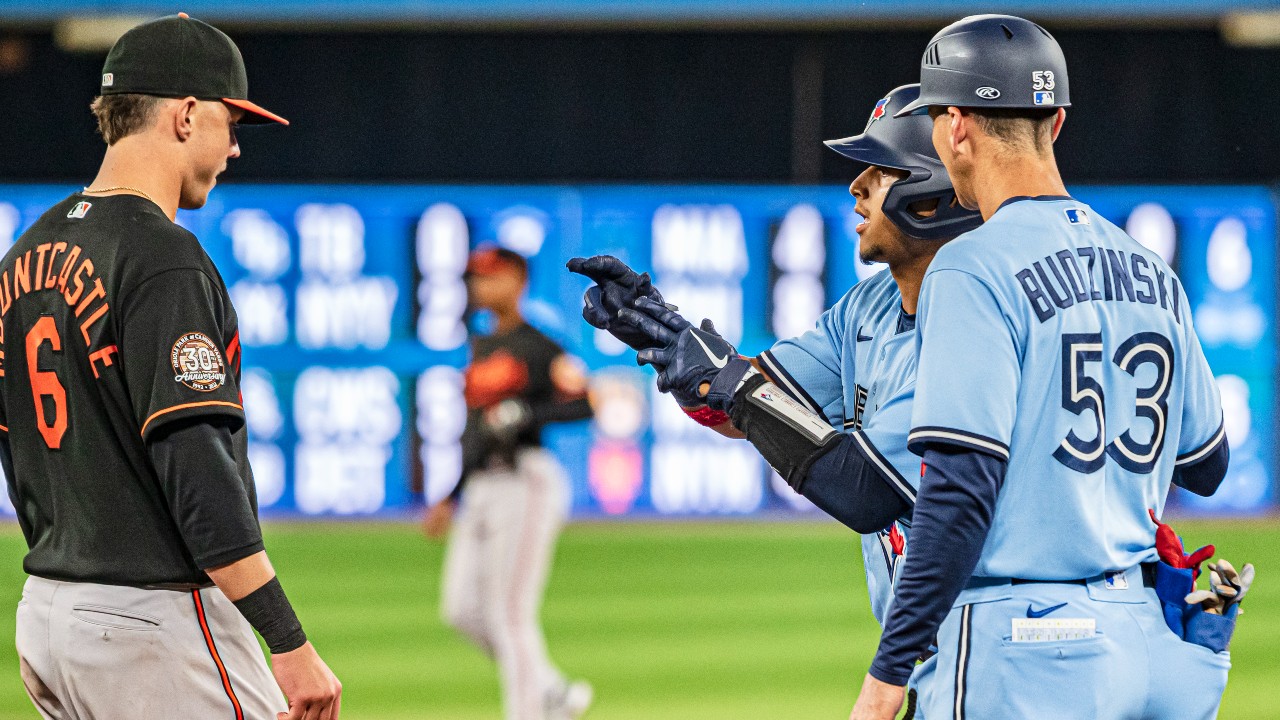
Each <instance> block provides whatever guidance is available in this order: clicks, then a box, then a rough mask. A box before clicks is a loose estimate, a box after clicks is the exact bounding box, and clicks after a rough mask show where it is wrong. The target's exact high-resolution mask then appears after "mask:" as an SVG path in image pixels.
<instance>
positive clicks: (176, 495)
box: [0, 194, 263, 586]
mask: <svg viewBox="0 0 1280 720" xmlns="http://www.w3.org/2000/svg"><path fill="white" fill-rule="evenodd" d="M0 323H2V334H0V343H2V346H3V347H2V350H3V357H2V358H0V360H2V362H3V365H2V366H0V426H3V428H4V432H0V459H2V460H3V463H4V470H5V475H6V476H7V478H8V481H9V482H8V485H9V495H10V498H11V499H12V500H13V505H14V508H15V509H16V510H17V514H18V521H19V524H20V525H21V526H22V531H23V534H24V535H25V536H26V540H27V545H28V547H29V548H30V552H28V554H27V556H26V558H25V560H24V562H23V568H24V569H25V570H26V571H27V573H29V574H31V575H36V576H40V577H44V578H49V579H53V580H63V581H71V582H90V583H100V584H107V585H135V586H155V585H160V586H169V585H207V584H208V583H209V578H208V576H207V575H206V574H205V573H204V571H203V570H201V568H208V567H216V566H219V565H223V564H227V563H230V562H234V561H236V560H239V559H241V558H244V557H247V556H249V555H252V554H254V553H256V552H258V551H260V550H262V549H263V546H262V537H261V531H260V529H259V526H258V519H257V499H256V496H255V493H254V484H253V475H252V473H251V471H250V469H249V463H248V452H247V443H248V440H247V437H246V429H245V423H244V410H243V409H242V407H241V398H240V392H239V381H240V343H239V337H238V335H237V330H236V328H237V321H236V314H235V310H234V309H233V308H232V305H231V299H230V297H229V296H228V294H227V289H226V286H225V284H224V283H223V280H222V277H221V276H220V275H219V274H218V271H217V269H216V268H214V266H213V263H212V261H210V259H209V256H208V255H207V254H206V253H205V251H204V249H203V248H201V247H200V244H199V242H198V241H197V240H196V238H195V236H194V235H192V234H191V233H190V232H188V231H187V230H185V229H183V228H182V227H180V226H178V225H176V224H174V223H173V222H172V221H170V220H169V218H168V217H167V216H166V215H165V214H164V213H163V211H161V210H160V208H159V207H157V206H156V205H155V204H154V203H152V202H151V201H149V200H146V199H144V198H141V197H137V196H134V195H116V196H110V197H90V196H86V195H80V194H76V195H72V196H71V197H69V198H67V199H66V200H64V201H62V202H61V203H59V204H58V205H55V206H54V207H53V208H52V209H50V210H49V211H48V212H46V213H45V214H44V215H43V216H42V217H41V218H40V219H39V220H38V221H37V222H36V223H35V224H34V225H33V226H32V227H31V228H30V229H29V230H27V232H25V233H24V234H23V235H22V237H21V238H19V240H18V241H17V243H16V244H15V245H14V246H13V248H12V249H11V250H10V251H9V252H8V253H7V254H6V255H5V256H4V259H3V260H2V261H0Z"/></svg>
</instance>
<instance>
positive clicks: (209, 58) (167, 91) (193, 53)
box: [101, 13, 289, 125]
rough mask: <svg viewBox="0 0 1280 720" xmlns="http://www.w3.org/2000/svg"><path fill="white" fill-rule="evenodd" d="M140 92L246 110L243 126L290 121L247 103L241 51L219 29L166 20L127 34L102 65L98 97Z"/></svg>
mask: <svg viewBox="0 0 1280 720" xmlns="http://www.w3.org/2000/svg"><path fill="white" fill-rule="evenodd" d="M123 93H139V94H142V95H158V96H160V97H188V96H190V97H195V98H199V99H200V100H221V101H222V102H225V103H227V104H228V105H234V106H235V107H238V108H241V109H242V110H244V111H245V114H244V117H243V118H242V119H241V120H240V123H241V124H246V125H248V124H260V123H270V122H277V123H280V124H282V125H288V124H289V121H288V120H285V119H284V118H282V117H280V116H279V115H276V114H275V113H273V112H271V111H270V110H266V109H264V108H262V107H260V106H259V105H257V104H256V103H253V102H251V101H250V100H249V78H248V76H247V75H246V74H245V70H244V58H243V57H241V56H240V49H239V48H237V47H236V44H235V43H234V42H232V40H231V38H229V37H227V34H226V33H224V32H222V31H221V30H219V29H218V28H216V27H214V26H212V25H210V24H208V23H206V22H201V21H200V20H196V19H195V18H192V17H188V16H187V14H186V13H178V14H177V15H169V16H166V17H162V18H157V19H155V20H150V21H148V22H145V23H142V24H141V25H139V26H137V27H135V28H133V29H132V30H129V31H128V32H126V33H125V34H124V35H122V36H120V39H119V40H117V41H116V44H115V45H114V46H113V47H112V48H111V52H110V53H108V54H107V61H106V63H104V64H103V66H102V87H101V94H102V95H119V94H123Z"/></svg>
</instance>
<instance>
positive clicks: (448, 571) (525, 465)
mask: <svg viewBox="0 0 1280 720" xmlns="http://www.w3.org/2000/svg"><path fill="white" fill-rule="evenodd" d="M527 278H528V267H527V264H526V263H525V260H524V258H523V257H521V256H520V255H518V254H516V253H514V252H511V251H509V250H503V249H497V248H484V249H480V250H477V251H476V252H475V253H474V254H472V256H471V261H470V263H468V265H467V288H468V292H469V294H470V301H471V304H472V306H473V307H475V308H483V309H487V310H489V311H491V312H493V314H494V317H495V319H496V324H497V327H496V328H495V331H494V332H493V334H491V335H487V336H481V337H477V338H475V339H473V341H472V344H471V364H470V365H469V366H468V367H467V370H466V390H465V393H466V401H467V408H468V415H467V425H466V428H465V430H464V431H463V435H462V453H463V469H462V479H461V481H460V482H459V483H458V486H457V488H456V489H455V490H454V493H453V495H452V496H451V497H449V498H447V499H446V500H444V501H443V502H441V503H439V504H437V505H435V506H434V507H432V508H431V509H430V510H429V511H428V512H427V516H426V520H425V525H426V531H427V533H428V534H429V535H431V536H433V537H438V536H440V535H442V534H443V533H444V532H445V530H446V529H447V528H448V526H449V524H450V520H451V518H452V517H453V514H454V507H455V505H457V504H458V500H459V498H460V497H461V499H462V502H461V503H460V505H461V509H460V510H459V512H458V522H457V527H455V528H454V529H453V532H452V533H451V534H450V538H449V548H448V551H447V553H446V557H445V567H444V579H443V588H442V592H441V614H442V615H443V617H444V620H445V622H446V623H448V624H449V625H450V626H452V627H454V628H456V629H457V630H458V631H460V632H462V633H463V634H464V635H466V636H467V638H468V639H470V640H471V641H472V642H473V643H475V644H476V645H477V646H478V647H480V648H481V649H482V650H484V651H485V652H486V653H487V654H488V655H489V656H490V657H492V658H493V659H494V660H495V661H496V662H497V664H498V670H499V676H500V680H501V684H502V701H503V708H504V711H505V715H506V717H507V719H508V720H573V719H574V718H577V717H579V716H581V715H582V714H583V713H584V712H586V710H587V707H588V706H589V705H590V704H591V699H592V690H591V686H590V685H589V684H587V683H586V682H584V681H581V680H578V681H575V682H569V681H568V680H566V679H565V677H564V675H562V674H561V673H560V671H559V669H557V668H556V666H555V664H554V663H552V662H551V658H550V657H549V656H548V654H547V648H546V640H545V638H544V637H543V633H542V627H541V623H540V622H539V619H538V613H539V610H540V608H541V606H542V592H543V589H544V588H545V587H546V582H547V575H548V573H549V572H550V569H551V558H552V554H553V552H554V550H555V542H556V537H557V536H558V535H559V533H560V528H561V526H562V525H563V524H564V521H565V518H566V517H567V516H568V511H569V501H570V493H569V484H568V481H567V479H566V477H565V473H564V470H563V468H561V467H560V464H559V463H557V462H556V460H555V458H554V457H553V456H552V455H551V453H549V452H548V451H547V450H545V449H543V448H542V445H541V430H542V427H543V426H545V425H547V424H548V423H555V422H566V421H571V420H582V419H585V418H588V417H591V404H590V402H589V401H588V399H587V377H586V373H585V372H584V371H583V370H582V368H581V366H580V364H579V363H578V361H576V360H575V359H574V358H572V357H570V356H569V355H567V354H565V352H564V350H563V349H562V348H561V347H560V346H559V345H557V344H556V343H555V341H553V340H551V338H548V337H547V336H546V335H543V334H542V333H540V332H538V331H537V330H535V329H534V328H533V327H531V326H530V325H529V324H528V323H527V322H525V320H524V317H523V316H521V314H520V298H521V296H522V295H523V294H524V290H525V285H526V281H527ZM464 484H465V487H466V491H465V493H463V490H462V488H463V487H464Z"/></svg>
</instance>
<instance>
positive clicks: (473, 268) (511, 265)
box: [466, 245, 529, 277]
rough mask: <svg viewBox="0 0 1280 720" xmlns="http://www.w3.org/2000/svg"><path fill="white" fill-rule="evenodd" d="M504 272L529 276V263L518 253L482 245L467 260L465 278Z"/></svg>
mask: <svg viewBox="0 0 1280 720" xmlns="http://www.w3.org/2000/svg"><path fill="white" fill-rule="evenodd" d="M504 270H514V271H516V273H518V274H520V275H528V274H529V261H528V260H525V258H524V256H523V255H521V254H520V253H517V252H513V251H511V250H508V249H506V248H500V247H495V246H493V245H482V246H480V247H478V248H476V250H475V252H473V253H471V257H470V258H468V259H467V271H466V275H467V277H471V276H474V275H496V274H498V273H500V272H502V271H504Z"/></svg>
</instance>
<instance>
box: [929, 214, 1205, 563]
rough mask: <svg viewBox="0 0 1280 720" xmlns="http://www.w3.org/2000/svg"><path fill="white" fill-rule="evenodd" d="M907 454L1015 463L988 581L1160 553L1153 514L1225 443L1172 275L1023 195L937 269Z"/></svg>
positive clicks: (932, 269)
mask: <svg viewBox="0 0 1280 720" xmlns="http://www.w3.org/2000/svg"><path fill="white" fill-rule="evenodd" d="M918 312H919V317H918V322H919V338H920V342H921V347H920V359H919V363H920V365H919V372H918V375H917V389H916V402H915V408H914V413H913V417H912V431H911V437H910V447H911V449H912V450H913V451H915V452H923V450H924V448H925V447H926V446H927V445H928V444H930V443H941V444H950V445H955V446H961V447H968V448H972V449H978V450H982V451H984V452H987V453H990V454H992V455H995V456H997V457H1001V458H1007V460H1008V470H1007V473H1006V475H1005V479H1004V485H1003V487H1002V488H1001V491H1000V495H999V498H998V500H997V503H996V509H995V518H994V521H993V523H992V526H991V530H990V533H989V534H988V536H987V540H986V544H985V545H984V547H983V550H982V556H981V559H980V560H979V562H978V566H977V568H976V570H975V571H974V575H976V576H990V577H1016V578H1028V579H1038V580H1066V579H1075V578H1087V577H1090V576H1094V575H1098V574H1101V573H1104V572H1107V571H1113V570H1122V569H1127V568H1130V567H1132V566H1134V565H1136V564H1137V563H1140V562H1146V561H1150V560H1154V559H1156V551H1155V525H1154V524H1153V523H1152V522H1151V520H1150V518H1148V516H1147V510H1148V508H1152V509H1154V510H1155V511H1156V513H1157V514H1159V513H1161V512H1162V511H1163V507H1164V502H1165V498H1166V495H1167V494H1168V491H1169V483H1170V480H1171V478H1172V475H1173V470H1174V467H1175V465H1177V464H1183V463H1191V462H1194V461H1196V460H1198V459H1200V458H1202V457H1204V456H1206V455H1207V454H1208V453H1210V452H1212V451H1213V449H1214V448H1216V447H1217V446H1218V444H1219V443H1220V442H1222V438H1223V427H1222V411H1221V405H1220V403H1219V398H1218V389H1217V385H1216V383H1215V382H1214V378H1213V375H1212V373H1211V371H1210V370H1209V365H1208V363H1207V362H1206V360H1205V357H1204V353H1203V351H1202V350H1201V348H1200V342H1199V340H1198V339H1197V338H1196V334H1195V331H1194V330H1193V329H1192V328H1191V313H1190V312H1189V308H1188V303H1187V298H1186V294H1185V293H1184V292H1183V289H1182V284H1181V283H1180V282H1179V280H1178V277H1177V275H1175V274H1174V272H1173V271H1172V270H1170V269H1169V266H1168V265H1166V264H1165V263H1164V261H1162V260H1161V259H1160V258H1159V257H1158V256H1156V255H1155V254H1154V253H1152V252H1151V251H1149V250H1147V249H1146V248H1144V247H1142V246H1141V245H1139V244H1138V243H1137V242H1135V241H1134V240H1132V239H1131V238H1130V237H1129V236H1128V235H1126V234H1125V233H1124V232H1123V231H1122V230H1120V229H1119V228H1118V227H1116V226H1115V225H1113V224H1112V223H1110V222H1108V221H1107V220H1105V219H1103V218H1102V217H1101V216H1099V215H1097V214H1096V213H1094V212H1093V211H1092V210H1091V209H1090V208H1089V207H1088V206H1087V205H1085V204H1083V203H1080V202H1077V201H1075V200H1073V199H1070V198H1065V197H1046V198H1014V199H1012V200H1010V201H1008V202H1006V203H1005V204H1004V205H1002V206H1001V207H1000V209H999V210H997V212H996V213H995V214H994V215H993V216H992V217H991V218H990V219H988V220H987V222H986V223H985V224H984V225H983V226H982V227H980V228H978V229H977V230H974V231H972V232H969V233H966V234H965V235H962V236H961V237H960V238H958V239H956V240H954V241H952V242H950V243H948V244H947V245H945V246H943V248H942V249H941V250H940V251H939V252H938V254H937V256H936V257H935V258H934V260H933V263H932V264H931V265H930V266H929V271H928V273H927V274H926V275H925V279H924V284H923V285H922V288H921V295H920V303H919V308H918Z"/></svg>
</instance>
